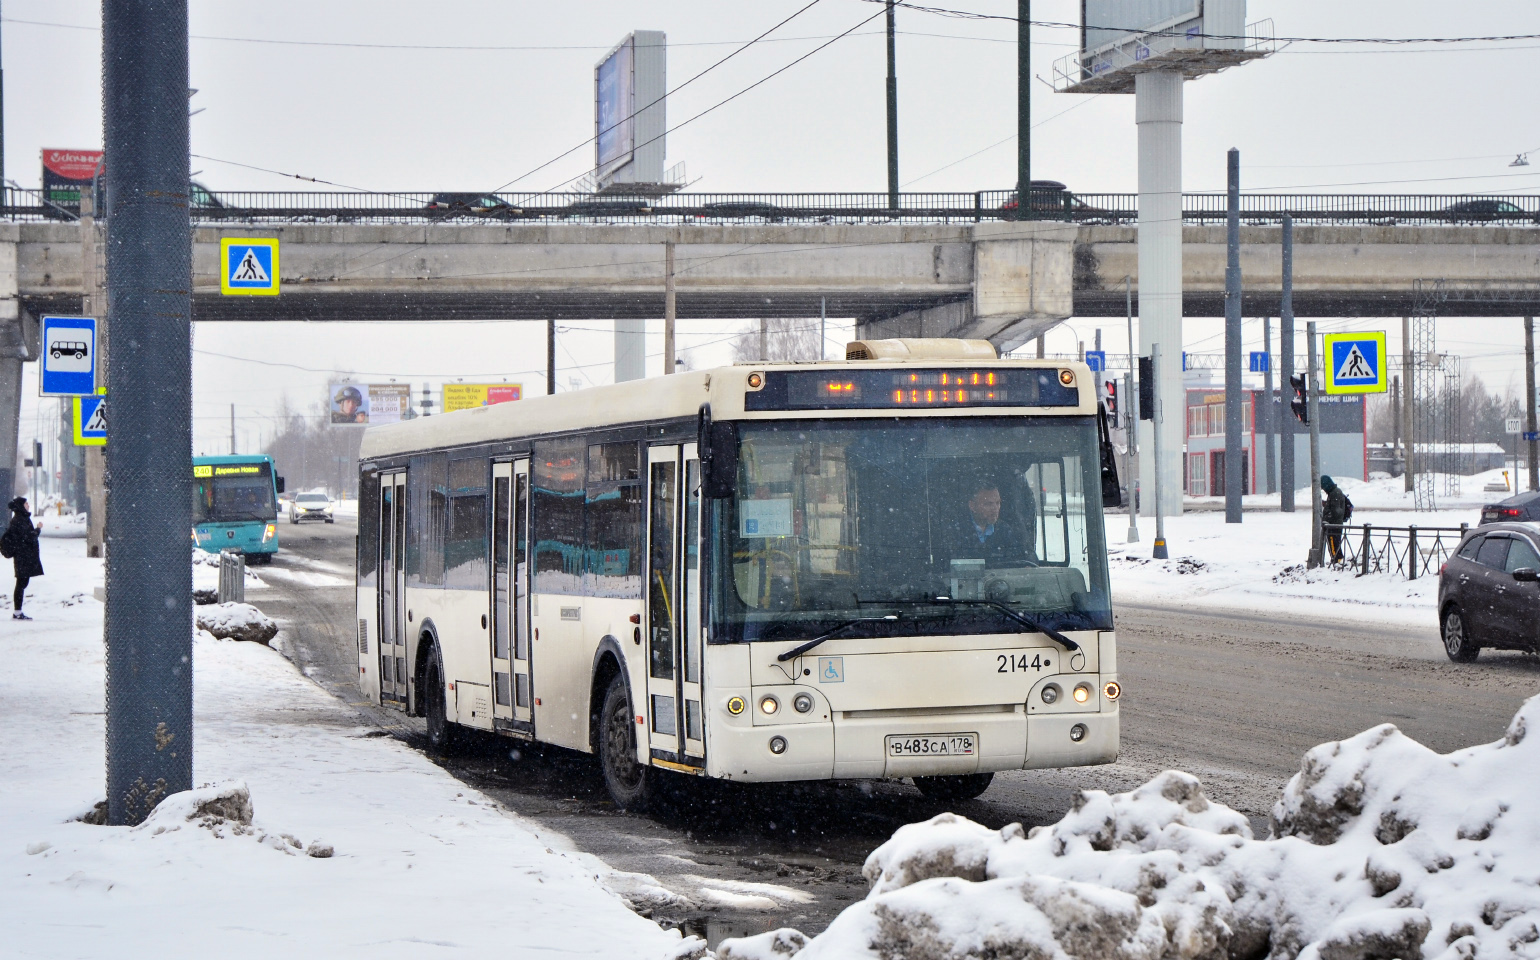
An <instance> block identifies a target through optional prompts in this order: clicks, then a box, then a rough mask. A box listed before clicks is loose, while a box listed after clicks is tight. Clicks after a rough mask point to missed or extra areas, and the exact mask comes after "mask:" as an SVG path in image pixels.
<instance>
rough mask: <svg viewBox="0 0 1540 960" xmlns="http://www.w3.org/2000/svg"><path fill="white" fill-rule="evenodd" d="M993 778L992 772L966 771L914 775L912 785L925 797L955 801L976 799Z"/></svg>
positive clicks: (981, 794) (986, 788) (987, 787)
mask: <svg viewBox="0 0 1540 960" xmlns="http://www.w3.org/2000/svg"><path fill="white" fill-rule="evenodd" d="M994 779H995V775H994V774H992V773H967V774H962V775H960V776H953V777H915V778H914V785H915V786H916V787H918V788H919V789H920V792H921V793H923V794H924V795H925V796H926V798H927V799H930V800H941V801H947V802H954V803H955V802H957V801H959V800H977V799H978V798H979V797H981V796H983V795H984V791H985V790H988V789H989V784H990V783H991V782H992V781H993V780H994Z"/></svg>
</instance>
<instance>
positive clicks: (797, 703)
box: [791, 693, 813, 713]
mask: <svg viewBox="0 0 1540 960" xmlns="http://www.w3.org/2000/svg"><path fill="white" fill-rule="evenodd" d="M791 708H792V709H793V710H795V711H797V712H798V713H807V712H808V711H809V710H811V709H813V697H812V694H808V693H799V694H797V695H796V696H795V697H792V698H791Z"/></svg>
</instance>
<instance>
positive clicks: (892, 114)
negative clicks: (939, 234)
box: [888, 0, 898, 210]
mask: <svg viewBox="0 0 1540 960" xmlns="http://www.w3.org/2000/svg"><path fill="white" fill-rule="evenodd" d="M893 24H894V20H893V0H888V209H889V210H897V209H898V46H897V44H896V42H895V40H894V34H895V31H894V27H893Z"/></svg>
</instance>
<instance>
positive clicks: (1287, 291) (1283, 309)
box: [1278, 214, 1297, 513]
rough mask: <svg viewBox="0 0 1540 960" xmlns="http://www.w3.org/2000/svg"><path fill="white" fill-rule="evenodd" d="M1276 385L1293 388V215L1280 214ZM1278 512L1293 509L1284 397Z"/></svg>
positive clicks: (1289, 423)
mask: <svg viewBox="0 0 1540 960" xmlns="http://www.w3.org/2000/svg"><path fill="white" fill-rule="evenodd" d="M1278 362H1279V368H1278V374H1279V376H1278V389H1279V390H1280V391H1287V392H1288V393H1292V392H1293V390H1294V218H1293V217H1291V216H1288V215H1287V214H1285V215H1284V218H1283V297H1282V299H1280V300H1279V304H1278ZM1278 418H1279V420H1278V426H1279V427H1280V428H1281V429H1279V431H1278V448H1279V449H1278V474H1279V476H1278V481H1279V486H1278V512H1279V513H1293V512H1294V487H1295V480H1296V479H1297V477H1296V475H1295V468H1294V429H1295V426H1294V412H1293V410H1292V409H1291V408H1290V406H1289V402H1288V399H1287V398H1285V400H1284V403H1283V405H1282V406H1281V407H1280V408H1279V411H1278Z"/></svg>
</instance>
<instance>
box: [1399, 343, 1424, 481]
mask: <svg viewBox="0 0 1540 960" xmlns="http://www.w3.org/2000/svg"><path fill="white" fill-rule="evenodd" d="M1412 364H1413V360H1412V318H1411V317H1402V318H1401V381H1402V390H1401V423H1402V425H1403V426H1404V427H1405V428H1406V456H1405V457H1403V458H1402V464H1403V469H1402V473H1401V479H1402V481H1403V482H1404V484H1405V490H1406V492H1407V493H1411V492H1412V476H1413V474H1414V473H1415V472H1416V470H1417V429H1416V428H1415V427H1414V426H1412V424H1413V423H1415V422H1416V421H1414V420H1413V419H1412V414H1413V413H1414V411H1413V410H1412V396H1413V394H1415V393H1416V392H1417V387H1416V383H1417V371H1416V370H1415V369H1414V368H1413V366H1412ZM1429 439H1431V438H1429Z"/></svg>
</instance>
